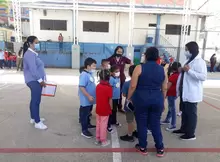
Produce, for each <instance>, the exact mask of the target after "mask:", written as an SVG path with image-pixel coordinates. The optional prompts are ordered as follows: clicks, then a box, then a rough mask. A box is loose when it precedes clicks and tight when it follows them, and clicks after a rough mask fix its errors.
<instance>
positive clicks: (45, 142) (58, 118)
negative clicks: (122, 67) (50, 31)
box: [0, 69, 220, 162]
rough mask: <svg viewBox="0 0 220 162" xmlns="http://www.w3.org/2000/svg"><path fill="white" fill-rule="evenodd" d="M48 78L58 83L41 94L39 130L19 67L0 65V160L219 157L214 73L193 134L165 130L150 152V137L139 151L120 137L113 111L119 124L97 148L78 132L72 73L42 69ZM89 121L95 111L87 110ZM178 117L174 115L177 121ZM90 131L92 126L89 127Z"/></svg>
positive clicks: (213, 161)
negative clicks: (52, 93)
mask: <svg viewBox="0 0 220 162" xmlns="http://www.w3.org/2000/svg"><path fill="white" fill-rule="evenodd" d="M47 74H48V80H49V81H52V82H55V83H57V84H58V89H57V94H56V97H54V98H50V97H43V99H42V104H41V115H42V117H45V118H46V124H47V125H48V127H49V129H48V130H46V131H39V130H36V129H34V128H33V126H32V125H31V124H29V109H28V107H29V99H30V96H29V95H30V93H29V90H28V88H27V87H26V86H25V85H24V83H23V76H22V73H20V72H18V73H17V72H15V71H13V70H5V71H3V70H0V162H75V161H76V162H81V161H83V162H93V161H94V162H142V161H143V162H144V161H148V162H160V161H163V162H185V161H188V162H208V161H210V162H219V161H220V145H219V144H220V102H219V101H220V91H219V88H220V84H219V80H218V79H220V74H209V80H208V81H206V82H205V83H204V88H205V89H204V92H205V98H204V102H202V103H200V104H199V115H198V116H199V119H198V120H199V123H198V129H197V140H196V141H191V142H183V141H180V140H179V139H178V137H177V136H175V135H172V134H170V133H169V132H166V131H165V127H164V126H163V127H162V129H163V135H164V143H165V146H166V148H167V153H166V156H165V157H164V158H162V159H159V158H157V157H155V153H154V152H153V150H152V148H153V147H154V143H153V139H152V137H151V136H148V137H149V148H151V149H150V153H149V155H148V156H142V155H140V154H138V153H136V152H135V150H134V149H133V147H134V145H135V144H136V142H134V143H127V142H122V141H120V140H119V139H118V136H120V135H124V134H125V133H126V127H127V126H126V122H125V116H124V115H122V114H119V121H120V122H121V123H122V127H121V128H117V129H115V130H116V131H115V133H113V134H111V135H110V134H109V139H111V141H112V144H111V145H110V146H109V147H107V148H101V147H98V146H96V145H95V144H94V141H95V139H85V138H83V137H81V136H80V125H79V124H78V109H79V100H78V96H77V84H78V77H77V76H78V73H77V71H74V70H66V69H63V70H60V69H48V70H47ZM93 122H95V114H94V115H93ZM179 122H180V119H178V125H179ZM92 132H93V133H95V130H92Z"/></svg>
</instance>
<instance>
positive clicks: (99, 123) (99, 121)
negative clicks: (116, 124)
mask: <svg viewBox="0 0 220 162" xmlns="http://www.w3.org/2000/svg"><path fill="white" fill-rule="evenodd" d="M108 119H109V116H99V115H98V114H96V139H97V140H98V141H101V142H105V141H106V139H107V131H106V129H107V125H108Z"/></svg>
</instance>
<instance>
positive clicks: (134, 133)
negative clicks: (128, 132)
mask: <svg viewBox="0 0 220 162" xmlns="http://www.w3.org/2000/svg"><path fill="white" fill-rule="evenodd" d="M132 136H133V137H135V138H138V132H137V131H136V130H135V131H134V132H133V134H132Z"/></svg>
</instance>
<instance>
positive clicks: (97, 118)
mask: <svg viewBox="0 0 220 162" xmlns="http://www.w3.org/2000/svg"><path fill="white" fill-rule="evenodd" d="M100 118H101V117H100V116H99V115H98V114H96V140H97V141H101V140H100V130H101V128H100V124H101V123H100V121H101V120H100Z"/></svg>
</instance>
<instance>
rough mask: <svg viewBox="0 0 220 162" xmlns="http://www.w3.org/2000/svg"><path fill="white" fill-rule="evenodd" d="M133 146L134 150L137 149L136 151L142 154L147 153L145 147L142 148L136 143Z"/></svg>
mask: <svg viewBox="0 0 220 162" xmlns="http://www.w3.org/2000/svg"><path fill="white" fill-rule="evenodd" d="M135 148H136V150H137V151H138V152H140V153H141V154H142V155H147V154H148V152H147V149H146V148H145V149H142V148H141V147H140V145H139V144H136V145H135Z"/></svg>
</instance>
